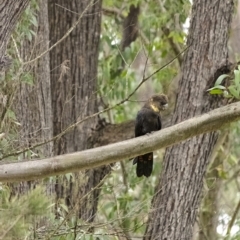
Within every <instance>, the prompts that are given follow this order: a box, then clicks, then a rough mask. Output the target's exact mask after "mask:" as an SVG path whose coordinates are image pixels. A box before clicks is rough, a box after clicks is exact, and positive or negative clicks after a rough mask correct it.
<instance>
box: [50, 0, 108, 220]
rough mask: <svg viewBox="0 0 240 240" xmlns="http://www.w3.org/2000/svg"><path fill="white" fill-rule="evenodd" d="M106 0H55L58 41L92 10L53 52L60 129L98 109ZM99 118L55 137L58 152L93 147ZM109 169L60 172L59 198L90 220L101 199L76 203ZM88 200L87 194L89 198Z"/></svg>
mask: <svg viewBox="0 0 240 240" xmlns="http://www.w3.org/2000/svg"><path fill="white" fill-rule="evenodd" d="M101 4H102V2H101V1H93V2H92V3H91V2H90V1H78V0H71V1H65V0H51V1H49V17H50V19H49V24H50V33H51V35H50V36H51V43H52V44H54V43H56V42H57V41H58V40H59V39H60V38H61V37H62V36H63V35H64V34H65V33H66V32H67V31H68V30H69V29H70V28H71V27H72V25H73V24H74V23H75V22H76V21H77V19H78V18H79V15H80V14H82V13H83V12H84V11H85V10H86V12H85V14H84V15H83V17H82V19H81V20H80V23H79V24H78V25H77V26H76V28H75V29H74V30H73V31H72V32H71V33H70V35H69V36H68V37H67V38H66V39H64V41H62V42H61V43H59V44H58V45H57V46H56V47H55V48H54V49H53V50H52V51H51V53H50V58H51V62H50V66H51V69H52V71H51V83H52V105H53V132H54V135H57V134H59V133H61V132H62V131H63V130H64V129H65V128H67V127H68V126H69V125H71V124H73V123H75V122H77V121H78V120H80V119H82V118H84V117H86V116H90V115H92V114H93V113H95V112H96V111H97V92H96V90H97V63H98V45H99V39H100V26H101ZM96 123H97V118H91V119H90V120H89V121H87V122H84V123H83V124H81V125H79V126H78V127H77V128H76V129H75V130H74V131H71V132H69V133H67V134H66V135H64V136H63V137H61V138H60V139H59V140H58V141H56V142H55V143H54V154H55V155H59V154H64V153H70V152H76V151H79V150H83V149H86V148H88V147H89V145H88V141H87V139H88V138H89V136H90V135H91V133H92V129H93V128H95V125H96ZM96 171H99V173H98V172H96ZM104 172H105V168H104V169H103V170H102V169H100V170H89V171H88V172H87V173H86V174H85V173H84V172H82V173H79V174H75V175H72V176H71V178H70V180H67V179H66V178H65V177H64V176H58V177H57V180H56V186H55V189H56V194H57V199H61V198H63V199H65V201H66V203H67V205H68V206H69V207H76V210H77V211H79V216H80V217H82V218H83V219H84V220H89V219H92V214H93V212H95V210H94V211H93V210H92V209H93V208H94V209H96V206H95V205H96V203H97V201H90V200H89V201H87V202H88V203H91V204H90V205H91V206H86V204H85V203H82V202H81V203H76V201H79V199H82V196H85V195H86V193H88V192H89V190H91V189H92V188H94V187H95V186H96V184H98V183H99V181H100V180H101V178H102V176H103V175H104V174H105V173H104ZM84 174H85V176H84ZM90 195H91V194H90ZM92 198H93V197H91V199H92ZM85 200H86V198H85V199H84V200H83V201H85ZM94 200H95V197H94ZM57 201H58V200H57ZM93 205H94V206H93ZM86 212H87V213H86Z"/></svg>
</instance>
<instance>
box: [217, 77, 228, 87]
mask: <svg viewBox="0 0 240 240" xmlns="http://www.w3.org/2000/svg"><path fill="white" fill-rule="evenodd" d="M226 77H229V75H227V74H223V75H221V76H219V77H218V79H217V81H216V82H215V84H214V86H217V85H220V84H221V83H222V81H223V80H224V79H225V78H226Z"/></svg>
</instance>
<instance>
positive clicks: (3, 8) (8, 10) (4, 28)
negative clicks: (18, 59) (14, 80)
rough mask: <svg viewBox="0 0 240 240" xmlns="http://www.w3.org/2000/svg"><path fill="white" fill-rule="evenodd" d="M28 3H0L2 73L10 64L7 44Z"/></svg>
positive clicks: (9, 0) (14, 0) (24, 0)
mask: <svg viewBox="0 0 240 240" xmlns="http://www.w3.org/2000/svg"><path fill="white" fill-rule="evenodd" d="M28 3H29V0H3V1H1V3H0V19H1V27H0V71H2V70H3V69H4V68H5V67H6V66H8V65H9V64H10V61H9V59H8V58H7V57H6V55H5V52H6V49H7V44H8V42H9V39H10V36H11V34H12V31H13V29H14V28H15V26H16V24H17V21H18V19H19V17H20V16H21V14H22V13H23V11H24V10H25V8H26V7H27V5H28Z"/></svg>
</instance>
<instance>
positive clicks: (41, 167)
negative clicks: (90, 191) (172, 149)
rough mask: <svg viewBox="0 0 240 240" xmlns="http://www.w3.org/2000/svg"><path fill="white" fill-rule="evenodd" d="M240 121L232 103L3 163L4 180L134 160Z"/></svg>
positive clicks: (237, 105) (237, 106)
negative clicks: (145, 129)
mask: <svg viewBox="0 0 240 240" xmlns="http://www.w3.org/2000/svg"><path fill="white" fill-rule="evenodd" d="M239 119H240V102H237V103H232V104H230V105H227V106H224V107H221V108H218V109H215V110H213V111H210V112H208V113H206V114H203V115H201V116H199V117H194V118H191V119H189V120H186V121H184V122H181V123H179V124H176V125H174V126H172V127H169V128H165V129H162V130H161V131H158V132H155V133H152V134H149V135H145V136H142V137H138V138H134V139H130V140H127V141H122V142H118V143H114V144H109V145H107V146H103V147H98V148H94V149H89V150H85V151H81V152H75V153H70V154H65V155H59V156H55V157H52V158H46V159H42V160H34V161H24V162H17V163H7V164H2V165H0V181H1V182H15V181H23V180H33V179H40V178H44V177H47V176H53V175H57V174H64V173H68V172H76V171H80V170H85V169H91V168H95V167H99V166H102V165H105V164H110V163H114V162H117V161H121V160H126V159H130V158H133V157H135V156H137V155H139V154H144V153H147V152H151V151H154V150H157V149H160V148H164V147H168V146H171V145H173V144H176V143H179V142H181V141H183V140H186V139H188V138H191V137H193V136H196V135H199V134H202V133H207V132H212V131H216V130H218V129H220V128H221V127H223V126H225V125H227V124H229V123H230V122H233V121H237V120H239Z"/></svg>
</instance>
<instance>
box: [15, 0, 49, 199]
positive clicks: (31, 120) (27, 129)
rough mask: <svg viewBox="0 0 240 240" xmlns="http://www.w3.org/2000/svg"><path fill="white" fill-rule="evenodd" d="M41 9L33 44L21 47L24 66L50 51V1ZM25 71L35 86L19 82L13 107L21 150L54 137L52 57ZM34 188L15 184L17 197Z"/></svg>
mask: <svg viewBox="0 0 240 240" xmlns="http://www.w3.org/2000/svg"><path fill="white" fill-rule="evenodd" d="M39 9H40V10H39V12H37V21H38V27H33V30H34V31H35V33H36V36H35V37H34V38H33V39H32V41H29V40H27V39H25V40H24V41H23V42H22V43H21V46H20V48H21V49H20V52H21V58H22V59H23V61H24V62H26V61H28V60H31V59H33V58H35V57H37V56H39V55H40V54H41V53H42V52H44V51H46V50H47V49H48V43H49V28H48V8H47V0H42V1H40V2H39ZM29 30H30V29H29ZM30 58H31V59H30ZM26 71H29V72H30V74H31V75H32V78H33V84H29V83H26V82H24V81H22V82H20V83H19V86H18V90H17V92H16V97H15V103H14V109H15V110H14V112H15V113H16V117H17V120H18V122H20V123H21V128H20V132H19V139H18V144H19V146H18V147H20V148H21V149H24V148H27V147H30V146H32V145H34V144H36V143H39V142H42V141H44V140H46V139H50V138H52V136H53V131H52V103H51V87H50V67H49V53H47V54H45V55H44V56H43V57H41V58H40V59H38V60H36V61H35V62H33V63H31V64H30V65H28V66H26ZM52 145H53V144H52V143H47V144H45V145H43V146H41V147H39V148H37V149H34V150H33V152H34V154H29V153H26V154H24V155H23V158H24V159H29V158H30V159H32V158H36V157H38V158H39V157H42V156H46V157H47V156H51V155H52ZM35 184H36V182H21V183H20V184H14V185H15V186H14V193H16V194H20V193H23V192H26V191H28V190H29V189H31V188H34V187H35Z"/></svg>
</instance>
